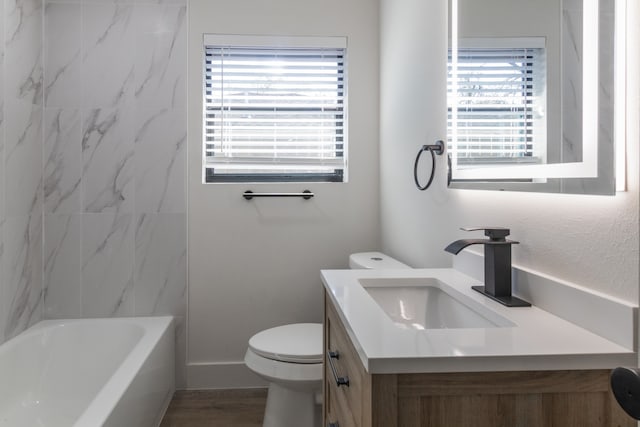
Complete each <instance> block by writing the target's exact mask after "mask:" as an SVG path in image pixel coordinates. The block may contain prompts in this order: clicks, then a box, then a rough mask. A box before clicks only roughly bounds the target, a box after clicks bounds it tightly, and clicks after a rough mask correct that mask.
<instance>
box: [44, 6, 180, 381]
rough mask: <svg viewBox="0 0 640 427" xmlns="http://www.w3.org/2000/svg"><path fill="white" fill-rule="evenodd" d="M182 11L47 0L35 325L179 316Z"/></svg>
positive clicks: (174, 8) (169, 8)
mask: <svg viewBox="0 0 640 427" xmlns="http://www.w3.org/2000/svg"><path fill="white" fill-rule="evenodd" d="M186 9H187V6H186V1H182V0H178V1H175V2H167V3H165V2H161V3H159V2H157V1H148V2H146V1H139V0H138V1H136V2H133V0H131V1H123V2H112V1H99V0H95V1H90V0H83V1H81V0H71V1H61V2H57V1H56V0H47V1H46V5H45V12H44V31H45V33H44V36H45V37H44V40H45V45H44V69H45V72H44V99H45V104H44V105H45V109H44V128H43V129H44V137H43V152H44V159H43V161H44V163H43V164H44V175H43V182H44V186H43V203H44V289H45V296H44V316H45V317H46V318H67V317H112V316H117V317H122V316H134V315H135V316H145V315H161V314H172V315H175V316H177V319H178V325H179V327H178V332H177V334H178V335H177V343H178V349H179V352H178V355H177V356H178V357H177V364H178V372H179V378H178V380H179V383H180V382H181V381H182V380H181V378H182V370H183V367H184V358H185V356H184V353H185V348H186V344H185V327H186V325H185V315H186V274H187V272H186V268H187V267H186V266H187V257H186V176H185V174H186V138H187V131H186V56H187V51H186V34H187V28H186V24H187V22H186Z"/></svg>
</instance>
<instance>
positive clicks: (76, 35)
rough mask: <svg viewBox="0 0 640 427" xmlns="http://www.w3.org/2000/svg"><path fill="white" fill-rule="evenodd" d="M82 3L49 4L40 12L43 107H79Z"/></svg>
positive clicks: (80, 98) (80, 99)
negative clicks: (42, 46)
mask: <svg viewBox="0 0 640 427" xmlns="http://www.w3.org/2000/svg"><path fill="white" fill-rule="evenodd" d="M81 7H82V5H81V4H80V3H49V4H47V5H46V7H45V14H44V29H45V33H44V35H45V37H44V67H45V74H44V99H45V105H46V106H47V107H66V108H79V107H80V106H81V101H82V97H81V92H80V90H79V89H80V81H81V75H82V74H81V56H80V54H81V47H82V13H81V12H82V9H81Z"/></svg>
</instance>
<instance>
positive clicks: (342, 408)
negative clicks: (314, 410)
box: [323, 372, 360, 427]
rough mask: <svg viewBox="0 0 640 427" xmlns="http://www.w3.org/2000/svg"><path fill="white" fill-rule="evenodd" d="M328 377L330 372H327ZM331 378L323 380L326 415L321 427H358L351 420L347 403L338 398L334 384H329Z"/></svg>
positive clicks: (351, 415)
mask: <svg viewBox="0 0 640 427" xmlns="http://www.w3.org/2000/svg"><path fill="white" fill-rule="evenodd" d="M327 373H328V374H329V375H331V374H330V372H327ZM332 381H333V378H332V377H331V376H329V377H327V379H326V380H325V390H326V392H325V399H326V402H325V404H326V408H327V413H326V416H325V423H324V424H323V427H360V426H359V424H358V423H356V421H355V420H354V419H353V414H352V413H351V411H350V409H349V408H348V407H347V406H346V405H347V402H346V400H345V399H344V398H338V396H337V391H338V390H337V387H336V385H335V382H334V383H333V384H331V382H332Z"/></svg>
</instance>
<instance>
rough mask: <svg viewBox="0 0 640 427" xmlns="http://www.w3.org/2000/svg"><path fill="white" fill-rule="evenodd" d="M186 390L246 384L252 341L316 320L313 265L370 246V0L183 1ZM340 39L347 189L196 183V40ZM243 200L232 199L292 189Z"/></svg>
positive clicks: (374, 40) (373, 125) (374, 85)
mask: <svg viewBox="0 0 640 427" xmlns="http://www.w3.org/2000/svg"><path fill="white" fill-rule="evenodd" d="M189 12H190V31H189V33H190V34H189V95H190V106H189V319H188V324H189V332H188V337H189V339H188V361H189V365H188V386H189V387H191V388H198V387H239V386H247V385H253V384H256V379H255V378H253V377H252V376H251V375H248V374H247V371H246V368H245V367H244V365H243V364H242V360H243V357H244V352H245V350H246V347H247V341H248V339H249V338H250V337H251V335H253V334H255V333H256V332H258V331H260V330H263V329H266V328H268V327H272V326H276V325H280V324H285V323H291V322H320V321H321V320H322V286H321V282H320V276H319V270H320V269H321V268H345V267H347V257H348V254H349V253H350V252H353V251H362V250H371V249H377V248H378V246H379V229H380V227H379V215H378V212H379V210H378V206H379V200H378V194H379V187H378V165H379V158H378V139H379V138H378V125H377V123H378V8H377V2H375V1H372V0H353V1H349V2H342V1H339V0H328V1H322V2H317V1H310V0H270V1H264V0H234V1H223V0H213V1H212V0H192V1H191V2H190V4H189ZM207 32H209V33H222V34H225V33H228V34H265V35H314V36H325V35H327V36H347V37H348V67H349V70H348V73H349V89H348V90H349V168H350V169H349V182H348V183H345V184H281V185H278V184H257V185H256V184H252V185H248V184H207V185H203V184H202V183H201V166H200V165H201V150H202V149H201V145H200V141H201V126H202V125H201V98H202V95H201V93H202V92H201V91H202V87H201V82H202V75H201V69H200V67H201V63H202V62H201V61H202V48H201V43H202V34H203V33H207ZM307 188H308V189H309V190H311V191H313V192H315V193H316V197H315V198H313V199H312V200H310V201H303V200H301V199H258V200H253V201H251V202H249V201H246V200H244V199H243V198H242V197H241V195H242V192H243V191H245V190H248V189H251V190H253V191H301V190H303V189H307Z"/></svg>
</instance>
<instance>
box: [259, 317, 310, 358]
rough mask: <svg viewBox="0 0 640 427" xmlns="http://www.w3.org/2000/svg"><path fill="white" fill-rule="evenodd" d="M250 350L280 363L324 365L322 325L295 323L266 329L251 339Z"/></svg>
mask: <svg viewBox="0 0 640 427" xmlns="http://www.w3.org/2000/svg"><path fill="white" fill-rule="evenodd" d="M249 349H251V351H252V352H254V353H255V354H257V355H259V356H262V357H264V358H266V359H271V360H276V361H279V362H288V363H300V364H314V363H322V324H321V323H295V324H291V325H284V326H277V327H275V328H271V329H266V330H264V331H262V332H259V333H257V334H255V335H254V336H252V337H251V339H249Z"/></svg>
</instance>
